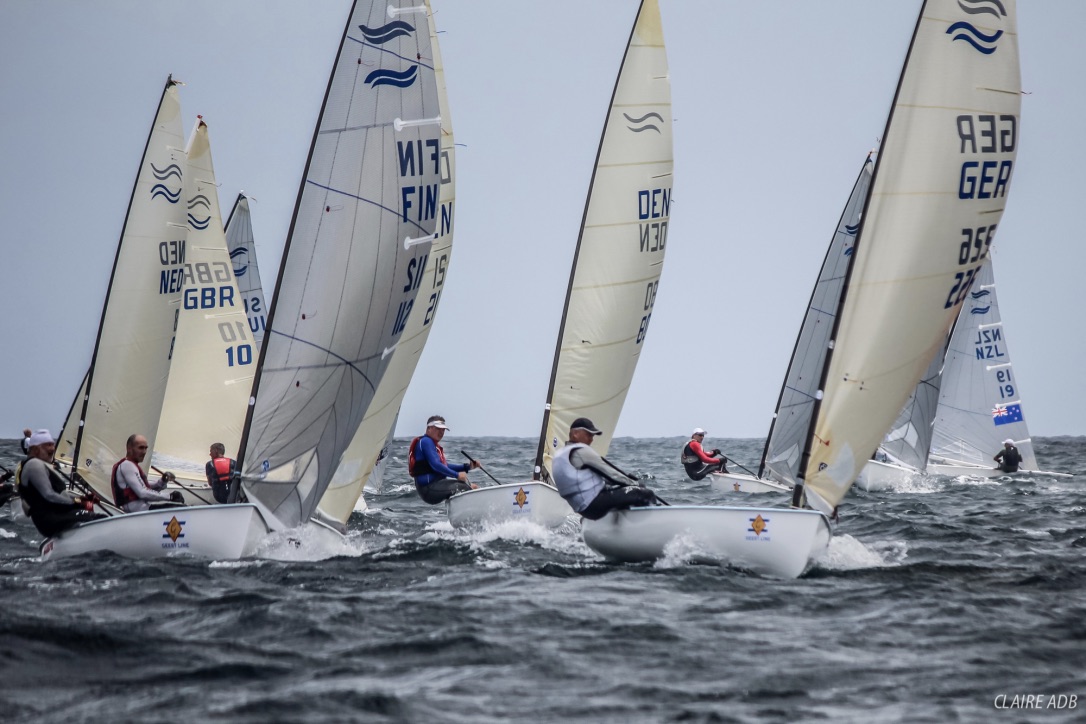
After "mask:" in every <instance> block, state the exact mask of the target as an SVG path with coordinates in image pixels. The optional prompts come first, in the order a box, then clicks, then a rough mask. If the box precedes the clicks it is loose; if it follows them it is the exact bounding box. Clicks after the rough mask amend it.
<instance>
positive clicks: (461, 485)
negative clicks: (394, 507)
mask: <svg viewBox="0 0 1086 724" xmlns="http://www.w3.org/2000/svg"><path fill="white" fill-rule="evenodd" d="M448 429H449V428H448V426H447V425H446V424H445V418H444V417H442V416H441V415H431V416H430V419H428V420H427V421H426V434H425V435H420V436H418V437H416V438H415V439H414V440H412V441H411V447H410V448H409V449H408V451H407V472H408V474H409V475H410V476H411V477H412V478H414V479H415V491H416V492H417V493H418V494H419V497H420V498H422V499H423V500H425V501H426V502H427V503H429V504H430V505H437V504H438V503H440V502H442V501H444V500H448V499H449V498H451V497H452V496H454V495H456V494H457V493H463V492H465V491H467V490H471V489H473V488H478V487H479V486H478V485H476V484H475V483H470V482H468V471H469V470H471V469H472V468H477V467H479V466H480V464H481V463H480V462H479V461H478V460H472V461H471V462H468V463H450V462H449V461H448V460H446V459H445V450H444V449H443V448H442V447H441V438H443V437H445V433H446V432H447V431H448Z"/></svg>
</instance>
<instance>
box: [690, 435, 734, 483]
mask: <svg viewBox="0 0 1086 724" xmlns="http://www.w3.org/2000/svg"><path fill="white" fill-rule="evenodd" d="M703 442H705V430H702V429H701V428H700V427H695V428H694V432H692V433H690V441H689V442H688V443H686V445H684V446H683V454H682V458H681V460H682V464H683V467H684V468H686V474H687V475H689V476H690V478H691V479H692V480H703V479H704V478H705V476H706V475H708V474H709V473H726V472H728V467H727V462H728V458H726V457H724V456H723V455H721V454H720V448H714V449H713V452H712V453H708V454H707V453H706V452H705V450H703V449H702V447H701V444H702V443H703ZM718 456H719V457H718Z"/></svg>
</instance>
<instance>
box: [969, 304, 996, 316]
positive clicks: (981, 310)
mask: <svg viewBox="0 0 1086 724" xmlns="http://www.w3.org/2000/svg"><path fill="white" fill-rule="evenodd" d="M990 311H992V305H991V304H989V305H988V306H987V307H970V308H969V313H970V314H987V313H988V312H990Z"/></svg>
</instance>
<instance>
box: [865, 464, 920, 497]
mask: <svg viewBox="0 0 1086 724" xmlns="http://www.w3.org/2000/svg"><path fill="white" fill-rule="evenodd" d="M917 475H920V471H919V470H913V469H912V468H907V467H904V466H902V465H894V464H893V463H882V462H879V461H878V460H868V461H867V464H866V465H864V467H863V470H861V471H860V474H859V475H858V476H857V477H856V485H858V486H860V487H861V488H863V489H864V490H886V489H888V488H893V487H895V486H898V485H901V484H903V483H906V482H908V481H909V480H910V479H911V478H913V477H915V476H917Z"/></svg>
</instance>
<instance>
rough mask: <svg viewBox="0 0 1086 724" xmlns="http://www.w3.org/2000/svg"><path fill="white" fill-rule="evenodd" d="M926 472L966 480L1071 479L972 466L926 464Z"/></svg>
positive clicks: (1064, 475) (1043, 472)
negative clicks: (1016, 478)
mask: <svg viewBox="0 0 1086 724" xmlns="http://www.w3.org/2000/svg"><path fill="white" fill-rule="evenodd" d="M928 472H929V473H932V474H934V475H950V476H951V477H959V476H965V477H967V478H1002V477H1007V476H1012V475H1020V476H1024V477H1030V476H1040V477H1047V478H1073V477H1074V475H1071V474H1070V473H1054V472H1051V471H1048V470H1022V469H1021V468H1019V469H1018V472H1016V473H1005V472H1003V471H1002V470H999V469H997V468H982V467H978V466H973V465H936V464H932V463H928Z"/></svg>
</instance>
